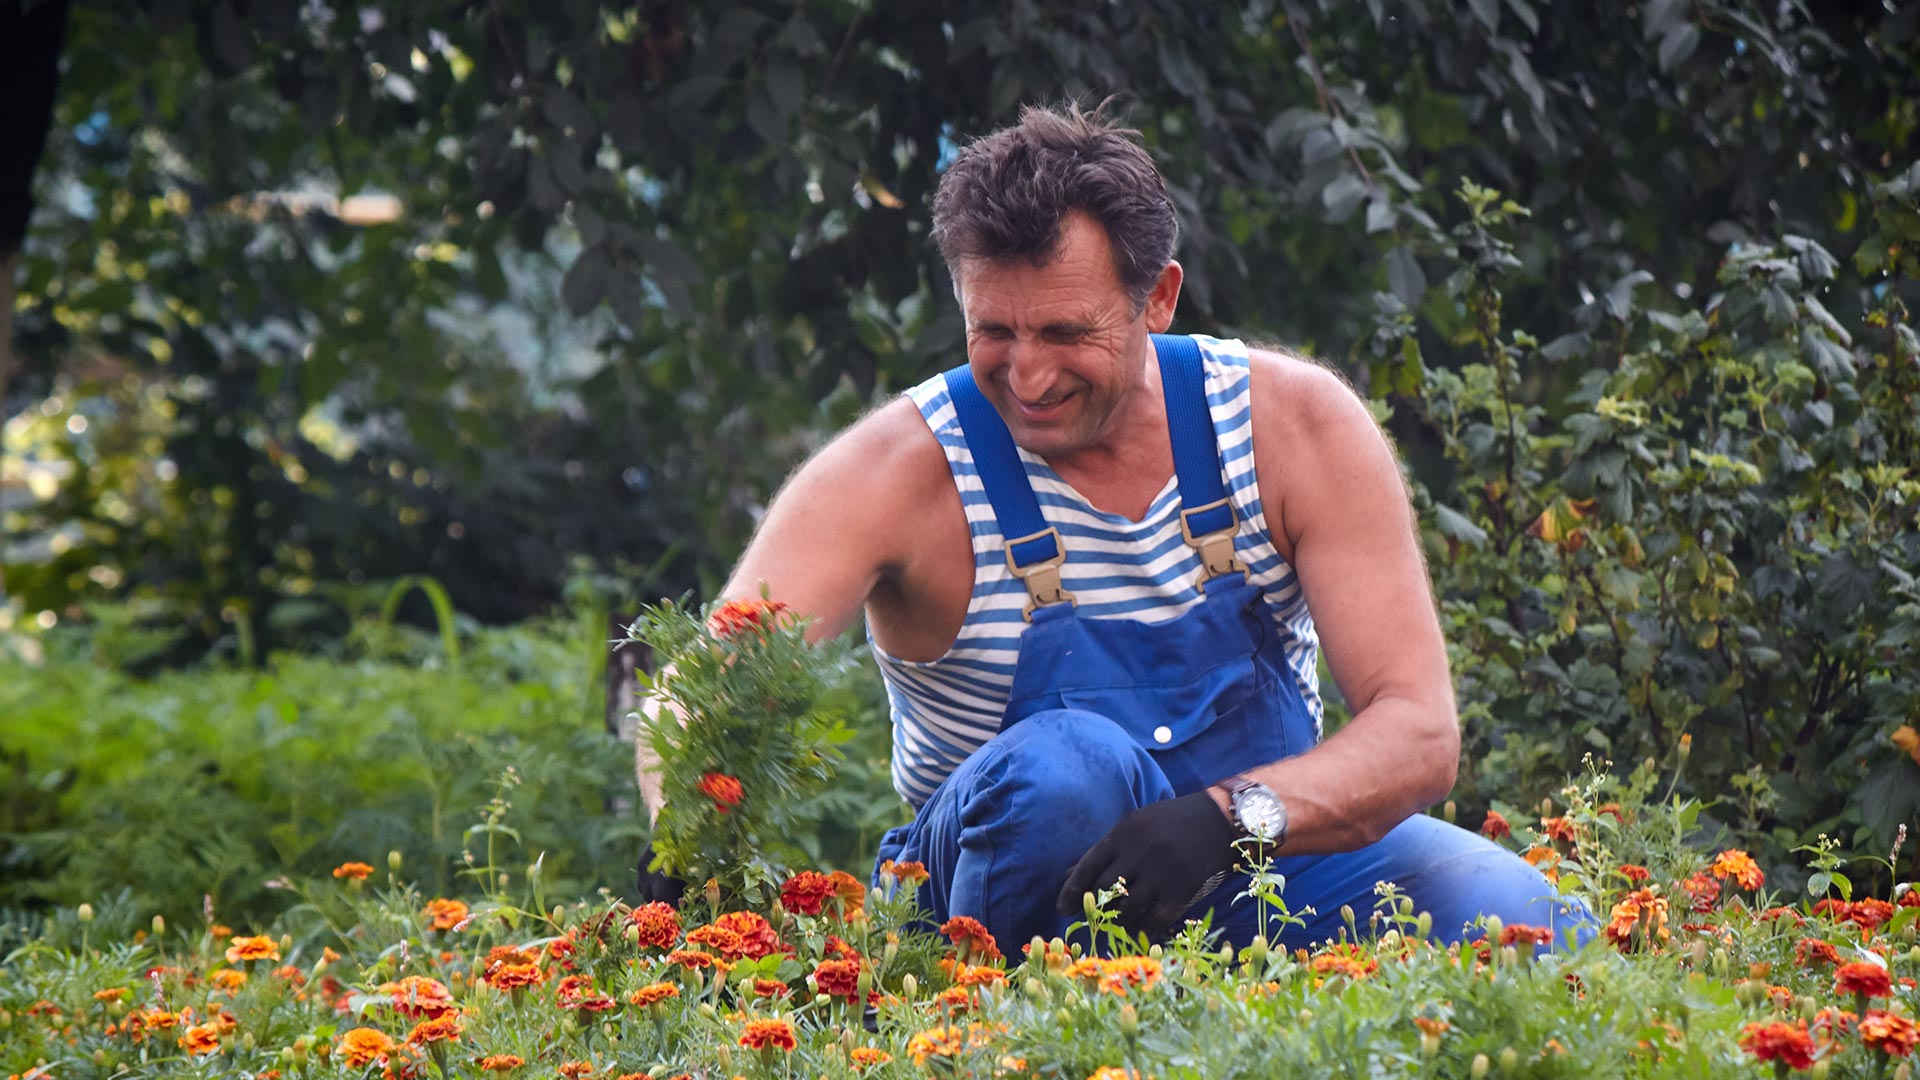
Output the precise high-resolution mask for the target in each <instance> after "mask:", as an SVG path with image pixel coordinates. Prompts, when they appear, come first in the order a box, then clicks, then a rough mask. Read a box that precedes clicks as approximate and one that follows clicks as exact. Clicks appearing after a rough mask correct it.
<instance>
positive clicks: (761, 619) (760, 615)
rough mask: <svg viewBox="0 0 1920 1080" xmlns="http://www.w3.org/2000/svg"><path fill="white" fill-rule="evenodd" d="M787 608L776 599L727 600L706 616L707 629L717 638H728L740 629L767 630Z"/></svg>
mask: <svg viewBox="0 0 1920 1080" xmlns="http://www.w3.org/2000/svg"><path fill="white" fill-rule="evenodd" d="M788 610H790V609H789V608H788V607H787V605H786V604H784V603H782V602H780V601H778V600H729V601H727V602H726V603H724V604H721V605H720V606H719V607H717V608H714V609H713V614H711V615H709V616H707V631H708V632H709V633H711V634H712V635H713V636H714V637H717V638H730V637H733V636H734V635H736V634H738V633H740V632H741V631H742V630H768V629H771V628H772V627H774V626H775V625H776V624H777V623H778V622H779V619H780V616H781V615H782V614H783V613H785V612H787V611H788Z"/></svg>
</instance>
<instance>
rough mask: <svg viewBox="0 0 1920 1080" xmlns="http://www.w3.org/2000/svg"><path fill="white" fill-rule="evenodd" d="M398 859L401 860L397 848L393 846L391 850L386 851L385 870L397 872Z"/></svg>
mask: <svg viewBox="0 0 1920 1080" xmlns="http://www.w3.org/2000/svg"><path fill="white" fill-rule="evenodd" d="M400 861H401V860H400V849H399V848H394V849H393V850H391V851H389V852H387V872H388V873H392V874H397V873H399V872H400Z"/></svg>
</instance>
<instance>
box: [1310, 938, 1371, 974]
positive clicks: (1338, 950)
mask: <svg viewBox="0 0 1920 1080" xmlns="http://www.w3.org/2000/svg"><path fill="white" fill-rule="evenodd" d="M1307 967H1308V969H1309V970H1311V971H1312V972H1314V973H1315V974H1316V975H1344V976H1346V977H1347V978H1349V979H1354V980H1359V979H1364V978H1366V977H1367V976H1369V975H1372V974H1373V973H1374V972H1376V971H1379V970H1380V961H1378V960H1376V959H1374V958H1373V956H1372V955H1371V954H1369V953H1368V952H1367V950H1366V949H1365V948H1364V947H1362V946H1360V945H1358V944H1355V943H1352V942H1343V943H1341V944H1338V945H1329V946H1327V947H1326V948H1325V949H1323V950H1322V951H1320V952H1319V953H1316V954H1315V955H1314V956H1313V958H1312V959H1310V960H1308V961H1307Z"/></svg>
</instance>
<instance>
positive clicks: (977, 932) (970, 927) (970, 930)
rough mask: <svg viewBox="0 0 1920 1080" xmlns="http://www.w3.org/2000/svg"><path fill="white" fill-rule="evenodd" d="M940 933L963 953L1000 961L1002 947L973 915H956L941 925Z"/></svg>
mask: <svg viewBox="0 0 1920 1080" xmlns="http://www.w3.org/2000/svg"><path fill="white" fill-rule="evenodd" d="M940 932H941V933H943V934H945V935H947V939H948V940H949V941H952V942H953V943H954V945H955V946H957V947H958V948H959V949H960V951H961V952H963V953H971V954H974V955H978V956H981V957H983V958H985V959H989V960H998V959H1000V946H999V945H998V944H997V943H996V942H995V941H994V940H993V934H992V933H991V932H989V931H988V930H987V928H986V926H985V925H984V924H982V923H981V922H980V920H979V919H976V918H974V917H973V916H971V915H955V916H954V917H953V918H951V919H948V920H947V921H946V922H944V923H942V924H940Z"/></svg>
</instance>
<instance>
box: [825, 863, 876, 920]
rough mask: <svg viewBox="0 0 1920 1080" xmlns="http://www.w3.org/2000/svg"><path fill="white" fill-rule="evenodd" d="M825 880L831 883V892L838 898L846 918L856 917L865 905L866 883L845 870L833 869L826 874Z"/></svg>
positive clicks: (863, 910) (864, 909)
mask: <svg viewBox="0 0 1920 1080" xmlns="http://www.w3.org/2000/svg"><path fill="white" fill-rule="evenodd" d="M827 880H828V881H830V882H832V883H833V894H834V896H836V897H838V898H839V900H840V910H841V911H842V912H843V913H844V917H845V918H847V919H855V918H858V917H859V916H860V915H861V914H862V913H863V912H865V911H866V907H867V886H866V883H865V882H863V881H861V880H860V879H859V878H857V877H854V876H853V875H852V874H849V873H847V872H846V871H845V870H834V871H832V872H830V873H829V874H827Z"/></svg>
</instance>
